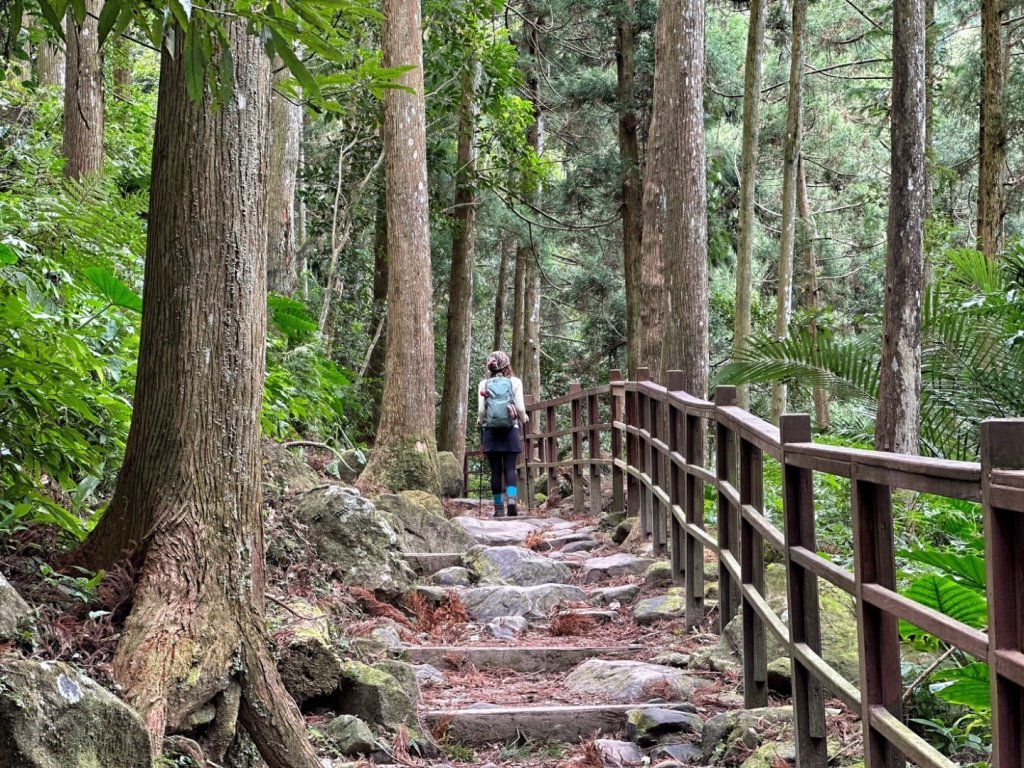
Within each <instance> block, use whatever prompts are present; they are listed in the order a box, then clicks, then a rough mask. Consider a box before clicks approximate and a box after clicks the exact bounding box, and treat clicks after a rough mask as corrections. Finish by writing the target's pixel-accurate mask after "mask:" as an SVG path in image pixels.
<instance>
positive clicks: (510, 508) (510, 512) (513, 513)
mask: <svg viewBox="0 0 1024 768" xmlns="http://www.w3.org/2000/svg"><path fill="white" fill-rule="evenodd" d="M508 516H509V517H519V510H517V509H516V505H515V504H509V505H508Z"/></svg>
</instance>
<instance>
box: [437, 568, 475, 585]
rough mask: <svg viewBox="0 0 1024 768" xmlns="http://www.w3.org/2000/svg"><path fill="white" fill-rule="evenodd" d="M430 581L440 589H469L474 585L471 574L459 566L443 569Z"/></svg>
mask: <svg viewBox="0 0 1024 768" xmlns="http://www.w3.org/2000/svg"><path fill="white" fill-rule="evenodd" d="M430 580H431V581H432V582H434V583H435V584H437V585H438V586H440V587H468V586H469V585H470V584H472V583H473V577H472V575H471V574H470V572H469V571H468V570H466V569H465V568H461V567H459V566H457V565H455V566H452V567H451V568H442V569H441V570H440V571H438V572H437V573H435V574H434V575H433V576H431V577H430Z"/></svg>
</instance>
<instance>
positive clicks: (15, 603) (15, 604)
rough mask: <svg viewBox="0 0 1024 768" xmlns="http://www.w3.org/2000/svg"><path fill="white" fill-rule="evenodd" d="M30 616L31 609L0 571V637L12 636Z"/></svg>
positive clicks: (29, 619) (28, 620)
mask: <svg viewBox="0 0 1024 768" xmlns="http://www.w3.org/2000/svg"><path fill="white" fill-rule="evenodd" d="M31 618H32V609H31V608H29V607H28V603H26V602H25V601H24V599H22V597H21V595H19V594H18V593H17V591H16V590H15V589H14V587H12V586H11V585H10V584H9V583H8V581H7V579H5V578H4V575H3V574H2V573H0V637H13V636H15V635H17V634H18V632H19V630H20V629H21V627H23V626H25V625H26V624H27V623H28V622H30V621H31Z"/></svg>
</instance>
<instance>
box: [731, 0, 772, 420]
mask: <svg viewBox="0 0 1024 768" xmlns="http://www.w3.org/2000/svg"><path fill="white" fill-rule="evenodd" d="M763 6H764V3H763V0H750V20H749V22H748V27H747V60H746V64H745V65H744V69H743V149H742V151H743V162H742V167H741V169H740V212H739V229H740V233H739V248H738V250H737V252H736V318H735V324H734V326H733V343H732V348H733V351H734V352H735V351H736V350H739V349H741V348H742V347H743V346H744V344H746V343H747V339H748V338H749V337H750V327H751V320H750V315H751V305H752V300H753V292H754V202H755V198H754V193H755V191H756V182H757V150H758V146H757V144H758V135H759V133H760V127H761V124H760V121H759V113H760V111H761V61H762V58H763V49H764V18H765V13H764V7H763ZM738 395H739V405H740V407H742V408H747V407H749V404H750V401H749V396H748V387H747V385H745V384H744V385H742V386H741V387H739V389H738Z"/></svg>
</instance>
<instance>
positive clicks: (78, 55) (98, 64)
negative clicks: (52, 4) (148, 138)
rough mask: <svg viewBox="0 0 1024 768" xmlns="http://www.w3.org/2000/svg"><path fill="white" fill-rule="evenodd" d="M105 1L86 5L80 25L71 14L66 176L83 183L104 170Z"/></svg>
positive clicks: (66, 84)
mask: <svg viewBox="0 0 1024 768" xmlns="http://www.w3.org/2000/svg"><path fill="white" fill-rule="evenodd" d="M102 8H103V2H102V0H86V1H85V17H84V18H83V19H82V21H81V23H79V22H78V21H76V20H75V16H74V13H73V12H72V11H69V12H68V16H67V22H66V29H65V37H66V39H67V56H66V58H65V65H66V76H65V82H64V161H65V163H64V175H65V176H67V177H68V178H70V179H81V178H83V177H85V176H88V175H89V174H91V173H96V172H97V171H99V170H100V169H101V168H102V167H103V102H104V98H103V54H102V52H101V51H100V40H99V26H98V25H99V21H98V20H99V15H100V11H101V10H102Z"/></svg>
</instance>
